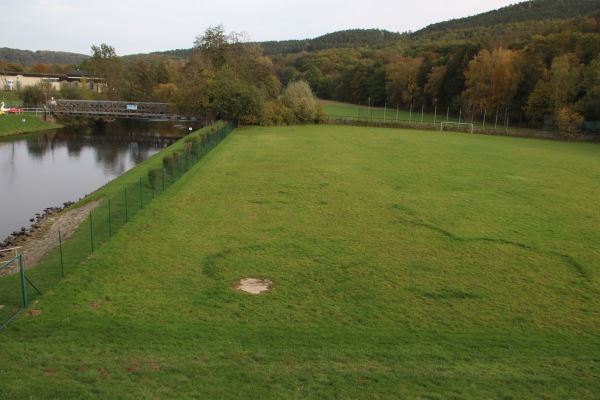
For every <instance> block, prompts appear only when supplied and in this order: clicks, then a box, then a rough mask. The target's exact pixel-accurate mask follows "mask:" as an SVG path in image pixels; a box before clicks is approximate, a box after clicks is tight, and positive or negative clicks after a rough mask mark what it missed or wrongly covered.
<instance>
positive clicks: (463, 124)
mask: <svg viewBox="0 0 600 400" xmlns="http://www.w3.org/2000/svg"><path fill="white" fill-rule="evenodd" d="M444 126H445V127H446V129H448V128H452V127H456V128H463V127H464V128H465V129H467V130H468V132H469V133H473V124H471V123H468V122H448V121H442V123H441V124H440V131H443V130H444Z"/></svg>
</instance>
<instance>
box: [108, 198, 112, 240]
mask: <svg viewBox="0 0 600 400" xmlns="http://www.w3.org/2000/svg"><path fill="white" fill-rule="evenodd" d="M108 237H109V238H110V237H112V221H111V219H110V199H108Z"/></svg>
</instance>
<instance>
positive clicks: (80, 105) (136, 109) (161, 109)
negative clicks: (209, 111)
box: [50, 99, 181, 119]
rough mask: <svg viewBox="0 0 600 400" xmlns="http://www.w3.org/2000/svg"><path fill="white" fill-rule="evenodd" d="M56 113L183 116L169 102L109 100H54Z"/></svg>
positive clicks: (52, 108) (53, 110)
mask: <svg viewBox="0 0 600 400" xmlns="http://www.w3.org/2000/svg"><path fill="white" fill-rule="evenodd" d="M50 111H51V113H52V114H54V115H88V116H98V117H115V118H117V117H118V118H175V119H176V118H181V116H179V115H178V114H177V113H176V112H175V111H174V110H173V108H172V106H171V104H169V103H148V102H126V101H107V100H67V99H60V100H54V101H53V102H52V103H51V104H50Z"/></svg>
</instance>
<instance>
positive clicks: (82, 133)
mask: <svg viewBox="0 0 600 400" xmlns="http://www.w3.org/2000/svg"><path fill="white" fill-rule="evenodd" d="M190 127H191V128H193V129H197V128H199V127H200V122H198V121H142V120H132V119H120V120H116V121H114V122H110V123H105V124H92V125H86V126H78V127H66V128H61V129H53V130H50V131H44V132H43V133H40V134H35V135H27V137H26V138H23V137H18V136H17V137H11V138H8V139H2V140H0V242H1V241H2V240H3V239H4V238H5V237H7V236H8V235H10V234H11V233H12V232H13V231H15V230H20V229H21V227H26V228H29V227H30V225H31V222H30V221H29V219H30V218H35V214H36V213H40V214H41V213H43V210H44V209H45V208H47V207H62V206H63V203H64V202H67V201H77V200H79V199H80V198H82V197H84V196H85V195H86V194H89V193H91V192H93V191H95V190H96V189H98V188H99V187H101V186H102V185H104V184H105V183H107V182H109V181H111V180H112V179H114V178H116V177H118V176H119V175H121V174H122V173H123V172H125V171H127V170H129V169H131V168H132V167H134V166H136V165H137V164H139V163H140V162H142V161H144V160H145V159H147V158H148V157H150V156H152V155H153V154H156V153H157V152H158V151H160V150H161V149H163V148H165V147H167V146H169V145H170V144H172V143H173V142H175V141H176V140H178V139H180V138H181V137H183V136H185V135H187V134H188V133H189V128H190Z"/></svg>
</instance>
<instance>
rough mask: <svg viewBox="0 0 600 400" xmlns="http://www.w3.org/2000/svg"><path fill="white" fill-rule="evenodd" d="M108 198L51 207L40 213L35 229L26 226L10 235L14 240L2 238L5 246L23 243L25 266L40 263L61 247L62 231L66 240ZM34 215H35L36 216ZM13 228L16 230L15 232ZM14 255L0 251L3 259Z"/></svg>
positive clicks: (6, 271)
mask: <svg viewBox="0 0 600 400" xmlns="http://www.w3.org/2000/svg"><path fill="white" fill-rule="evenodd" d="M103 200H104V199H103V198H101V199H97V200H94V201H90V202H89V203H86V204H84V205H82V206H81V207H77V208H73V209H70V210H66V208H68V207H69V206H71V205H72V204H73V203H71V202H69V203H65V207H50V208H47V209H46V210H44V213H43V214H40V215H39V216H38V215H36V219H37V221H36V219H34V221H36V222H35V223H34V224H32V228H31V229H27V228H25V230H24V231H23V229H21V231H15V232H16V233H17V235H14V234H13V235H10V236H9V238H10V241H8V242H7V241H6V240H5V241H4V242H2V244H3V247H2V249H9V248H15V247H19V249H18V252H19V253H22V254H23V255H24V264H25V269H29V268H31V267H33V266H35V265H36V264H37V263H39V262H40V261H41V260H42V259H44V257H46V256H47V255H48V254H50V252H51V251H52V250H54V249H55V248H56V247H58V234H59V232H60V234H61V238H62V240H63V241H64V240H66V239H68V238H69V237H70V236H71V235H72V234H73V233H74V232H75V231H76V230H77V228H78V227H79V225H80V224H81V222H82V221H83V220H85V219H86V218H87V217H88V215H89V213H90V212H91V211H92V210H93V209H94V208H95V207H96V206H97V205H99V204H100V203H102V201H103ZM32 219H33V218H32ZM15 232H13V233H15ZM13 257H14V254H13V253H12V252H0V263H1V262H2V258H4V261H7V260H9V259H11V258H13ZM16 271H17V267H16V266H12V267H7V268H3V269H2V270H0V275H6V274H11V273H14V272H16Z"/></svg>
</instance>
